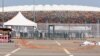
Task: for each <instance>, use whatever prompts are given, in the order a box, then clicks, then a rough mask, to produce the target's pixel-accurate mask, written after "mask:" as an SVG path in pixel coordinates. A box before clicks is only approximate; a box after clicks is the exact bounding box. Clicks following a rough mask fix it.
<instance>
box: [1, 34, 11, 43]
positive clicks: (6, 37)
mask: <svg viewBox="0 0 100 56" xmlns="http://www.w3.org/2000/svg"><path fill="white" fill-rule="evenodd" d="M8 41H9V40H8V36H7V35H5V36H3V35H1V36H0V42H1V43H5V42H8Z"/></svg>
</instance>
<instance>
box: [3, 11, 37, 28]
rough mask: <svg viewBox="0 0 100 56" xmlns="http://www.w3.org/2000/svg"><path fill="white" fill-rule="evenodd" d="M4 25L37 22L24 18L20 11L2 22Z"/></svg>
mask: <svg viewBox="0 0 100 56" xmlns="http://www.w3.org/2000/svg"><path fill="white" fill-rule="evenodd" d="M4 25H8V26H36V27H37V24H36V23H35V22H33V21H30V20H28V19H27V18H25V17H24V16H23V15H22V14H21V12H19V13H18V14H17V15H16V16H15V17H14V18H12V19H11V20H9V21H7V22H5V23H4Z"/></svg>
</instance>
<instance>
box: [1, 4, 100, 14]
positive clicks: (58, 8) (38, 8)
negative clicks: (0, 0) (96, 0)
mask: <svg viewBox="0 0 100 56" xmlns="http://www.w3.org/2000/svg"><path fill="white" fill-rule="evenodd" d="M4 11H5V12H10V11H100V8H99V7H91V6H80V5H24V6H9V7H4ZM0 12H2V8H0Z"/></svg>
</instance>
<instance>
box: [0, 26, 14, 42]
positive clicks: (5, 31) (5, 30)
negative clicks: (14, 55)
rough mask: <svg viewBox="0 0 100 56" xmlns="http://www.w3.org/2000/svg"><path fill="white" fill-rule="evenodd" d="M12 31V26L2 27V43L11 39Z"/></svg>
mask: <svg viewBox="0 0 100 56" xmlns="http://www.w3.org/2000/svg"><path fill="white" fill-rule="evenodd" d="M11 31H12V29H10V28H0V43H1V42H2V43H4V42H6V43H7V42H9V41H11V34H10V33H11Z"/></svg>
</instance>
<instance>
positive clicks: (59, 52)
mask: <svg viewBox="0 0 100 56" xmlns="http://www.w3.org/2000/svg"><path fill="white" fill-rule="evenodd" d="M20 41H22V43H20ZM20 41H18V43H17V40H15V42H14V43H0V56H100V47H97V48H96V47H93V48H90V47H89V48H90V49H89V48H87V47H86V48H87V49H86V48H83V47H80V46H79V44H77V43H73V41H68V40H25V41H23V40H20ZM23 42H24V44H23ZM74 48H77V49H74ZM78 48H80V49H78ZM82 48H83V49H82Z"/></svg>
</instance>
